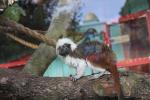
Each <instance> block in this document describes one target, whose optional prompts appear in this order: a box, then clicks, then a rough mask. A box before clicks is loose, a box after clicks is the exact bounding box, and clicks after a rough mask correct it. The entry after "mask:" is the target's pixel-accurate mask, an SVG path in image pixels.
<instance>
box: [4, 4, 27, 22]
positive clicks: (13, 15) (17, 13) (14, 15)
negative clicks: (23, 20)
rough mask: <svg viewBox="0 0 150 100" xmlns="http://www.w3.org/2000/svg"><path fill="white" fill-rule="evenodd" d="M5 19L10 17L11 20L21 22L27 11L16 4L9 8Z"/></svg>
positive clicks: (5, 12) (6, 10)
mask: <svg viewBox="0 0 150 100" xmlns="http://www.w3.org/2000/svg"><path fill="white" fill-rule="evenodd" d="M3 15H4V16H5V17H8V18H9V19H11V20H14V21H16V22H18V21H19V20H20V17H21V16H22V15H23V16H25V15H26V13H25V11H24V10H23V9H22V8H21V7H20V6H19V5H18V4H17V3H14V4H13V5H11V6H8V7H7V8H6V9H5V11H4V14H3Z"/></svg>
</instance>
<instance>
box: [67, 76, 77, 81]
mask: <svg viewBox="0 0 150 100" xmlns="http://www.w3.org/2000/svg"><path fill="white" fill-rule="evenodd" d="M69 79H70V80H71V81H73V82H75V81H77V80H78V78H76V77H75V76H73V75H70V77H69Z"/></svg>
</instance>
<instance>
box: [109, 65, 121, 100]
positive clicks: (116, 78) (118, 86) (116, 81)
mask: <svg viewBox="0 0 150 100" xmlns="http://www.w3.org/2000/svg"><path fill="white" fill-rule="evenodd" d="M109 70H110V72H111V74H112V77H113V80H114V87H115V89H116V91H117V95H118V100H124V96H123V91H122V89H121V84H120V78H119V73H118V71H117V66H116V64H111V65H110V69H109Z"/></svg>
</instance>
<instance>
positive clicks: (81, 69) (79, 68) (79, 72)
mask: <svg viewBox="0 0 150 100" xmlns="http://www.w3.org/2000/svg"><path fill="white" fill-rule="evenodd" d="M85 67H86V66H85V65H81V66H80V65H79V66H77V67H76V71H77V72H76V75H75V76H73V77H71V80H73V81H76V80H77V79H79V78H81V77H82V76H83V74H84V70H85Z"/></svg>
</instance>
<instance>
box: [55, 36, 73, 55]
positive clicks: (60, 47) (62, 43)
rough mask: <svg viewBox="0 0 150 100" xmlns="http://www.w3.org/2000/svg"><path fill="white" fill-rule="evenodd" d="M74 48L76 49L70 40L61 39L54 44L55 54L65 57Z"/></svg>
mask: <svg viewBox="0 0 150 100" xmlns="http://www.w3.org/2000/svg"><path fill="white" fill-rule="evenodd" d="M75 48H76V44H75V43H74V42H73V41H72V40H70V39H68V38H62V39H59V40H58V42H57V44H56V53H57V54H58V55H61V56H63V57H66V56H67V55H68V54H69V53H70V52H72V51H73V50H74V49H75Z"/></svg>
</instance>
